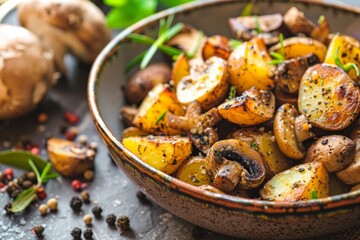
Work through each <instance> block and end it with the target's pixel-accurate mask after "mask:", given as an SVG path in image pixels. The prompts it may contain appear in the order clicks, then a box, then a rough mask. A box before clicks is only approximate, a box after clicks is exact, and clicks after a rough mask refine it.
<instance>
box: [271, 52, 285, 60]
mask: <svg viewBox="0 0 360 240" xmlns="http://www.w3.org/2000/svg"><path fill="white" fill-rule="evenodd" d="M270 56H271V57H273V58H274V59H277V60H284V57H283V55H281V54H280V53H277V52H270Z"/></svg>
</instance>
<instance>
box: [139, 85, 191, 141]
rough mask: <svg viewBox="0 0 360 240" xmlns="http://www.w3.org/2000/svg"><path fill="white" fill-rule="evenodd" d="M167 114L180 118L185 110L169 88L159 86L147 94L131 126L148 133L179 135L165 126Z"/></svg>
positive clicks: (176, 131)
mask: <svg viewBox="0 0 360 240" xmlns="http://www.w3.org/2000/svg"><path fill="white" fill-rule="evenodd" d="M167 113H172V114H175V115H179V116H182V115H184V114H185V110H184V109H183V107H182V106H181V104H180V103H179V101H178V100H177V98H176V95H175V93H174V92H173V90H172V89H171V88H170V86H169V85H167V84H159V85H157V86H155V87H154V88H153V89H152V90H151V91H150V92H149V93H148V95H147V96H146V98H145V99H144V101H143V102H142V103H141V105H140V107H139V111H138V113H137V114H136V116H135V118H134V120H133V124H134V125H135V126H137V127H139V128H141V129H143V130H145V131H147V132H150V133H158V132H161V133H164V134H166V135H176V134H179V133H180V131H179V130H176V129H172V128H170V127H169V125H168V124H167V122H168V121H167Z"/></svg>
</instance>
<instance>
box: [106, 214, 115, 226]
mask: <svg viewBox="0 0 360 240" xmlns="http://www.w3.org/2000/svg"><path fill="white" fill-rule="evenodd" d="M115 222H116V216H115V215H114V214H109V215H107V216H106V223H107V224H108V225H109V226H115Z"/></svg>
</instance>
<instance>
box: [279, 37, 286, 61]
mask: <svg viewBox="0 0 360 240" xmlns="http://www.w3.org/2000/svg"><path fill="white" fill-rule="evenodd" d="M279 42H280V54H281V55H282V56H283V59H284V60H285V50H284V35H283V34H282V33H280V34H279Z"/></svg>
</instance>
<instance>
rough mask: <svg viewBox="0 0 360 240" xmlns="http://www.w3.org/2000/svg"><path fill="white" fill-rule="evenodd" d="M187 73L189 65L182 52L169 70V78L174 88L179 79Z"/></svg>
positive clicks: (188, 73)
mask: <svg viewBox="0 0 360 240" xmlns="http://www.w3.org/2000/svg"><path fill="white" fill-rule="evenodd" d="M189 75H190V66H189V63H188V60H187V58H186V56H185V54H184V53H182V54H180V55H179V57H178V58H177V59H176V61H175V62H174V64H173V68H172V70H171V79H172V81H173V85H174V87H175V88H176V86H177V85H178V83H179V82H180V80H181V79H182V78H184V77H186V76H189Z"/></svg>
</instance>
